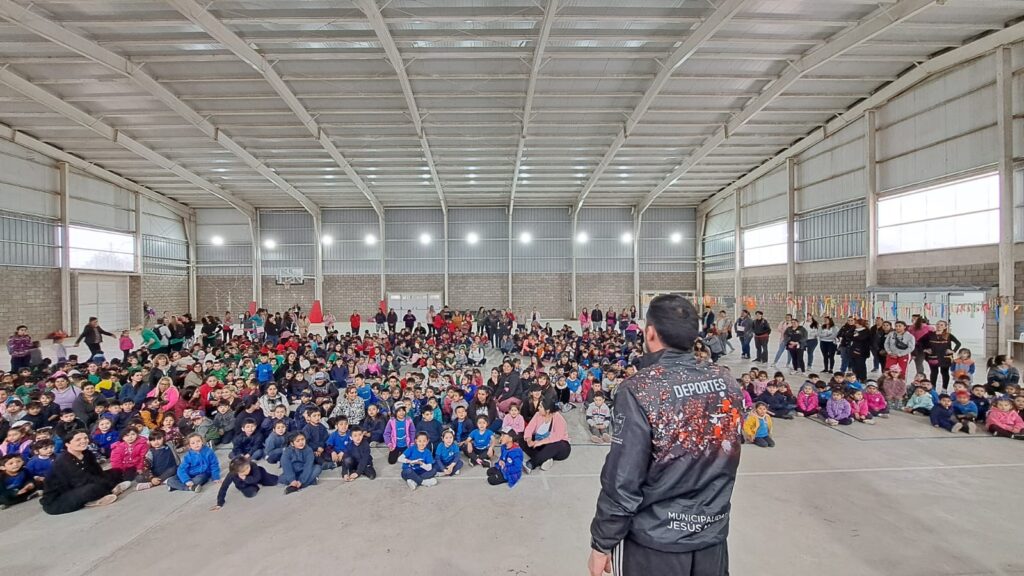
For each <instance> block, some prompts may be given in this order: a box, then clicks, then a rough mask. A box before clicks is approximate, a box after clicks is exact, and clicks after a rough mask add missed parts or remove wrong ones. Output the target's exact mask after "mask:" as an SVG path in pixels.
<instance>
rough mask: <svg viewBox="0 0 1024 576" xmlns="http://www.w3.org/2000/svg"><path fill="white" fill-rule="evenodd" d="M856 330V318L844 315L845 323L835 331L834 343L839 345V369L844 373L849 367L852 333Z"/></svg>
mask: <svg viewBox="0 0 1024 576" xmlns="http://www.w3.org/2000/svg"><path fill="white" fill-rule="evenodd" d="M856 331H857V319H856V318H854V317H853V316H847V317H846V324H843V327H842V328H840V329H839V332H837V333H836V344H837V345H838V346H839V371H840V372H843V373H846V371H847V370H848V369H849V368H850V346H851V345H852V344H853V335H854V333H855V332H856Z"/></svg>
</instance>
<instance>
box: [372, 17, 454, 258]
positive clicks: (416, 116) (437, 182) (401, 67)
mask: <svg viewBox="0 0 1024 576" xmlns="http://www.w3.org/2000/svg"><path fill="white" fill-rule="evenodd" d="M353 3H354V4H355V5H356V6H357V7H358V8H359V9H360V10H362V11H363V13H364V14H366V18H367V19H368V20H369V21H370V27H371V28H373V31H374V33H375V34H376V35H377V40H379V41H380V43H381V46H382V47H383V48H384V54H385V55H386V56H387V59H388V61H389V62H390V63H391V66H392V67H393V68H394V69H395V73H396V74H397V75H398V83H399V84H400V85H401V86H402V94H403V95H404V96H405V105H406V108H408V110H409V115H410V116H411V117H412V123H413V126H414V127H415V128H416V135H417V136H419V140H420V147H421V148H423V156H424V157H425V158H426V161H427V167H428V168H429V169H430V176H431V180H433V183H434V188H435V189H436V190H437V197H438V199H439V200H440V201H441V210H442V211H443V212H444V213H445V214H447V213H448V201H447V200H446V199H445V196H444V188H443V187H442V186H441V178H440V176H438V174H437V167H436V166H435V165H434V155H433V154H432V153H431V151H430V142H429V141H427V135H426V134H425V133H424V132H423V118H422V117H421V116H420V110H419V107H418V106H417V105H416V95H415V94H414V93H413V91H412V84H411V83H410V82H409V75H408V74H407V73H406V72H405V61H404V60H402V54H401V53H400V52H399V51H398V45H397V44H395V39H394V38H393V37H392V36H391V30H389V29H388V25H387V22H385V21H384V16H382V15H381V12H380V8H379V7H378V6H377V2H376V0H353ZM446 246H447V244H446Z"/></svg>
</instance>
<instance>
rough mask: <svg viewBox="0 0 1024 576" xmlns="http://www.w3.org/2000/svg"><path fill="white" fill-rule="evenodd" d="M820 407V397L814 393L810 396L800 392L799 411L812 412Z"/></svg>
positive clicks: (798, 399)
mask: <svg viewBox="0 0 1024 576" xmlns="http://www.w3.org/2000/svg"><path fill="white" fill-rule="evenodd" d="M818 406H819V404H818V395H817V394H815V393H814V392H811V393H810V394H804V393H803V392H800V393H799V394H797V395H796V407H797V409H798V410H802V411H804V412H810V411H812V410H817V409H818Z"/></svg>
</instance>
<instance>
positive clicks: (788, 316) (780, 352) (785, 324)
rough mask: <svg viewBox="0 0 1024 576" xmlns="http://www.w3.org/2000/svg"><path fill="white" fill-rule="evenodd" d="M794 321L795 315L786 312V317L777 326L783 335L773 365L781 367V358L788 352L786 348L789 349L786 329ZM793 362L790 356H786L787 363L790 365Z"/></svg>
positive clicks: (777, 330)
mask: <svg viewBox="0 0 1024 576" xmlns="http://www.w3.org/2000/svg"><path fill="white" fill-rule="evenodd" d="M792 323H793V315H792V314H786V317H785V318H783V319H782V322H779V325H778V327H776V328H775V331H776V332H778V333H779V334H780V335H782V336H783V337H782V338H780V339H779V347H778V349H776V350H775V361H774V362H772V366H775V367H776V368H778V367H779V359H780V358H782V355H783V354H785V353H786V350H787V347H786V346H787V344H786V338H785V334H786V330H788V329H789V327H790V325H791V324H792ZM791 364H792V362H790V359H789V356H787V357H786V365H787V366H789V365H791Z"/></svg>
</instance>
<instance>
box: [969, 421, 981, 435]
mask: <svg viewBox="0 0 1024 576" xmlns="http://www.w3.org/2000/svg"><path fill="white" fill-rule="evenodd" d="M977 431H978V425H977V424H975V423H974V422H968V423H967V433H968V434H974V433H975V432H977Z"/></svg>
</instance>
